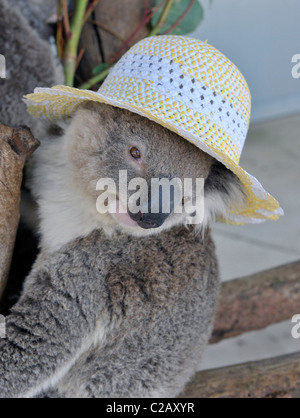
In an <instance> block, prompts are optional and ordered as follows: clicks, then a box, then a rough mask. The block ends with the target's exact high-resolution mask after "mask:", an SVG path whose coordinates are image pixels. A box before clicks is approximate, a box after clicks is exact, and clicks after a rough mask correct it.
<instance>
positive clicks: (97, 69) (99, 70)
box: [92, 62, 109, 75]
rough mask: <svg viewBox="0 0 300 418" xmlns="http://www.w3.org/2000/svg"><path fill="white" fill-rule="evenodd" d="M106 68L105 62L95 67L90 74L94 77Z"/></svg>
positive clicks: (107, 65)
mask: <svg viewBox="0 0 300 418" xmlns="http://www.w3.org/2000/svg"><path fill="white" fill-rule="evenodd" d="M108 67H109V64H107V63H106V62H103V63H102V64H99V65H97V67H95V68H94V69H93V71H92V73H93V74H94V75H97V74H99V73H101V72H102V71H103V70H106V68H108Z"/></svg>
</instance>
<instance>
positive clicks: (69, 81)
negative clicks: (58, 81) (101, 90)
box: [64, 0, 88, 87]
mask: <svg viewBox="0 0 300 418" xmlns="http://www.w3.org/2000/svg"><path fill="white" fill-rule="evenodd" d="M87 5H88V0H77V2H76V6H75V11H74V16H73V18H72V21H71V25H70V30H71V37H70V39H69V40H68V41H67V43H66V47H65V51H64V70H65V83H66V85H67V86H70V87H73V85H74V76H75V69H76V59H77V48H78V42H79V38H80V34H81V30H82V26H83V23H84V16H85V12H86V7H87Z"/></svg>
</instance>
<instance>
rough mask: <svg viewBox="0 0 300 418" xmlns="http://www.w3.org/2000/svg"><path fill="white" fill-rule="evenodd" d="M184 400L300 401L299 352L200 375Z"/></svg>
mask: <svg viewBox="0 0 300 418" xmlns="http://www.w3.org/2000/svg"><path fill="white" fill-rule="evenodd" d="M180 397H183V398H299V397H300V353H295V354H289V355H285V356H280V357H274V358H271V359H267V360H260V361H254V362H249V363H244V364H238V365H236V366H229V367H223V368H220V369H214V370H207V371H203V372H199V373H197V374H196V375H195V376H194V378H193V379H192V380H191V381H190V383H189V384H188V385H187V386H186V388H185V391H184V393H183V394H182V395H180Z"/></svg>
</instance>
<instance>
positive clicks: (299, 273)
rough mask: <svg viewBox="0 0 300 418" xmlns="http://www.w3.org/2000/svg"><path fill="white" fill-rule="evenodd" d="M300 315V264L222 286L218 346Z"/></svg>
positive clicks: (215, 335) (214, 336)
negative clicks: (221, 342)
mask: <svg viewBox="0 0 300 418" xmlns="http://www.w3.org/2000/svg"><path fill="white" fill-rule="evenodd" d="M298 313H299V314H300V262H299V261H298V262H295V263H291V264H287V265H285V266H281V267H277V268H274V269H271V270H267V271H264V272H262V273H258V274H254V275H252V276H248V277H245V278H242V279H236V280H231V281H229V282H225V283H223V284H222V286H221V293H220V297H219V305H218V308H217V313H216V317H215V326H214V331H213V334H212V338H211V340H210V342H211V343H216V342H218V341H220V340H222V339H225V338H230V337H234V336H237V335H240V334H243V333H244V332H249V331H253V330H259V329H262V328H265V327H267V326H268V325H271V324H275V323H278V322H281V321H284V320H287V319H291V318H292V317H293V315H295V314H298Z"/></svg>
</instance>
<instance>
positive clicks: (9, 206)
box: [0, 124, 39, 299]
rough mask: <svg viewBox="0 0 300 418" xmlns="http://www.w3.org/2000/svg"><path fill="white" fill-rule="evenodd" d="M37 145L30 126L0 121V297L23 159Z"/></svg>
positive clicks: (17, 212) (16, 217)
mask: <svg viewBox="0 0 300 418" xmlns="http://www.w3.org/2000/svg"><path fill="white" fill-rule="evenodd" d="M38 146H39V142H38V141H37V140H35V139H34V138H33V137H32V135H31V133H30V131H29V129H26V128H17V129H14V128H9V127H7V126H5V125H2V124H0V299H1V296H2V294H3V291H4V288H5V286H6V282H7V277H8V273H9V269H10V263H11V257H12V253H13V248H14V243H15V237H16V232H17V228H18V223H19V218H20V189H21V183H22V170H23V166H24V163H25V161H26V159H27V158H28V157H29V156H30V155H31V154H32V152H33V151H34V150H35V149H36V148H37V147H38Z"/></svg>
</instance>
